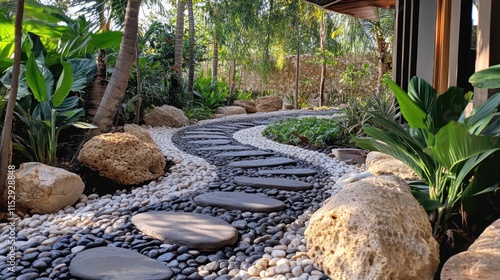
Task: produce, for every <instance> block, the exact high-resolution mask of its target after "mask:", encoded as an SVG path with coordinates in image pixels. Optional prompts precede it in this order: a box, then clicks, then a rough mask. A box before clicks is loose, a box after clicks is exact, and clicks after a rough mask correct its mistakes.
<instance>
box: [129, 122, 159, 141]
mask: <svg viewBox="0 0 500 280" xmlns="http://www.w3.org/2000/svg"><path fill="white" fill-rule="evenodd" d="M123 130H124V131H125V132H126V133H129V134H132V135H134V136H135V137H137V138H139V140H141V141H142V142H145V143H150V144H153V145H156V143H155V141H154V140H153V138H151V134H149V131H147V129H144V128H142V127H140V126H138V125H136V124H125V126H124V127H123Z"/></svg>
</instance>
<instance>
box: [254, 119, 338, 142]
mask: <svg viewBox="0 0 500 280" xmlns="http://www.w3.org/2000/svg"><path fill="white" fill-rule="evenodd" d="M262 134H263V135H264V136H266V137H268V138H270V139H272V140H274V141H277V142H280V143H283V144H288V145H295V146H306V147H310V148H317V147H325V146H331V145H338V146H344V145H346V144H347V142H348V138H346V135H345V133H344V131H343V130H342V129H341V126H340V125H339V124H338V123H337V122H335V121H333V120H332V119H327V118H316V117H307V118H301V119H287V120H281V121H279V122H276V123H274V124H271V125H268V126H267V127H266V129H264V131H263V132H262Z"/></svg>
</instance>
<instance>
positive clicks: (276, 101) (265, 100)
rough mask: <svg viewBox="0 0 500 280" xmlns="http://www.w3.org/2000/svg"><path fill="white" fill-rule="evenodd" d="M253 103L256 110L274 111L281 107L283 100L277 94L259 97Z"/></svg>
mask: <svg viewBox="0 0 500 280" xmlns="http://www.w3.org/2000/svg"><path fill="white" fill-rule="evenodd" d="M255 103H256V107H257V112H274V111H279V110H281V107H283V100H282V99H281V97H278V96H264V97H259V98H258V99H257V101H256V102H255Z"/></svg>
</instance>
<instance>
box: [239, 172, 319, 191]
mask: <svg viewBox="0 0 500 280" xmlns="http://www.w3.org/2000/svg"><path fill="white" fill-rule="evenodd" d="M234 183H235V184H238V185H241V186H250V187H255V188H263V189H269V188H273V189H280V190H287V191H303V190H310V189H312V187H313V186H312V185H311V184H309V183H305V182H302V181H297V180H291V179H285V178H264V177H246V176H238V177H235V178H234Z"/></svg>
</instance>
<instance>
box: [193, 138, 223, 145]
mask: <svg viewBox="0 0 500 280" xmlns="http://www.w3.org/2000/svg"><path fill="white" fill-rule="evenodd" d="M229 143H231V140H225V139H222V140H197V141H189V142H188V144H198V145H227V144H229Z"/></svg>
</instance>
